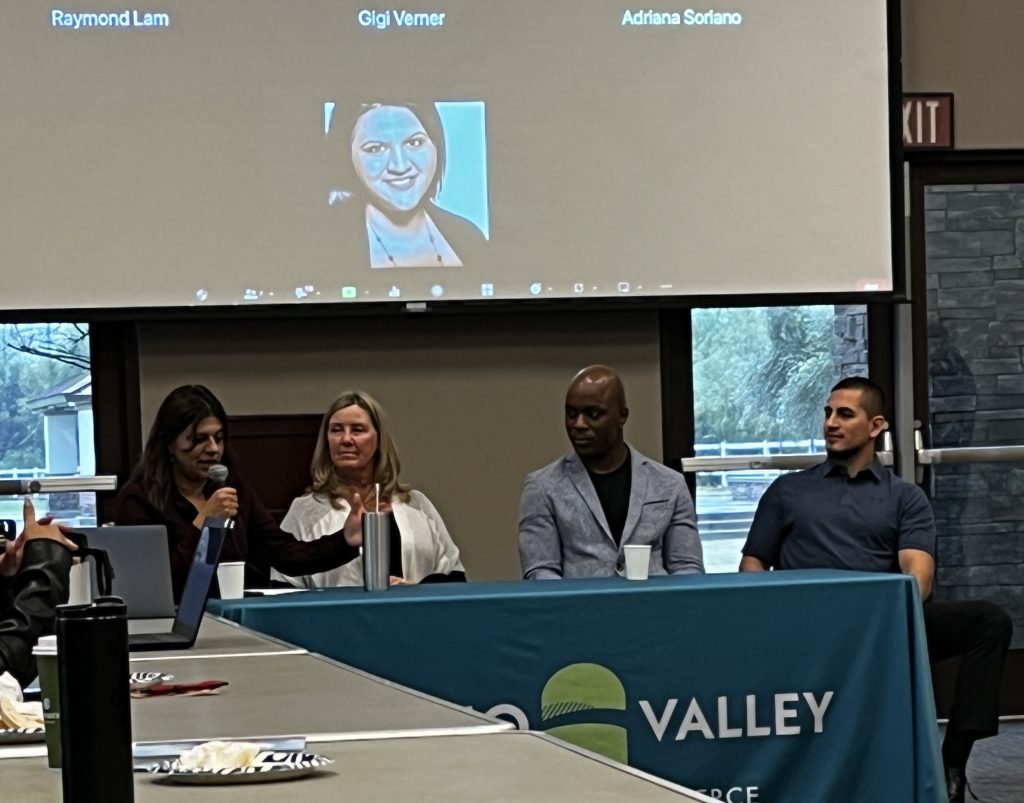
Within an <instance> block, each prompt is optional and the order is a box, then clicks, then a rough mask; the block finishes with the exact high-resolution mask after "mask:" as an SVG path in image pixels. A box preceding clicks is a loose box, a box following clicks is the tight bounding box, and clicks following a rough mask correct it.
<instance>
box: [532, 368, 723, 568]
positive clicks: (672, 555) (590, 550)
mask: <svg viewBox="0 0 1024 803" xmlns="http://www.w3.org/2000/svg"><path fill="white" fill-rule="evenodd" d="M628 417H629V409H628V408H627V407H626V392H625V389H624V388H623V386H622V380H621V379H620V378H619V376H618V374H616V373H615V371H613V370H612V369H611V368H609V367H608V366H606V365H592V366H590V367H589V368H584V369H583V370H582V371H580V372H579V373H578V374H576V376H575V377H574V378H573V380H572V383H571V384H570V385H569V390H568V392H567V393H566V395H565V431H566V433H567V434H568V436H569V442H570V443H571V444H572V447H573V451H572V452H570V453H569V454H567V455H565V456H564V457H561V458H559V459H558V460H556V461H555V462H554V463H551V464H550V465H548V466H545V467H544V468H542V469H539V470H538V471H534V472H533V473H531V474H530V475H529V476H527V478H526V483H525V485H524V486H523V495H522V498H521V499H520V502H519V559H520V562H521V563H522V567H523V577H525V578H526V579H528V580H539V579H557V578H560V577H610V576H613V575H615V574H622V573H623V572H624V570H625V558H624V554H623V546H626V545H629V544H650V546H651V564H650V573H651V574H695V573H701V572H703V571H704V562H703V555H702V552H701V545H700V538H699V537H698V536H697V527H696V524H695V517H694V511H693V500H692V499H691V498H690V492H689V491H688V490H687V488H686V484H685V483H684V482H683V476H682V474H679V473H678V472H675V471H672V470H671V469H669V468H666V467H665V466H663V465H662V464H661V463H658V462H656V461H654V460H651V459H650V458H648V457H644V456H643V455H642V454H640V453H639V452H638V451H636V449H633V448H632V447H630V446H629V445H628V444H627V443H626V441H625V439H624V437H623V428H624V427H625V424H626V419H627V418H628Z"/></svg>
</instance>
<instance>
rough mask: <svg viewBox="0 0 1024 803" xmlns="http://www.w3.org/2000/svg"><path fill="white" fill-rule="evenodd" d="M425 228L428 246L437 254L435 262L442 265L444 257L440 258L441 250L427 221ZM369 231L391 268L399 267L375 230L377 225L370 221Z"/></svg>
mask: <svg viewBox="0 0 1024 803" xmlns="http://www.w3.org/2000/svg"><path fill="white" fill-rule="evenodd" d="M426 229H427V237H428V238H429V239H430V247H431V248H433V249H434V254H435V255H436V256H437V264H438V265H440V266H441V267H444V259H442V257H441V252H440V251H439V250H438V248H437V243H436V242H434V232H432V231H431V230H430V224H429V223H427V224H426ZM370 231H372V232H373V238H374V239H375V240H376V241H377V245H379V246H380V247H381V249H382V250H383V251H384V255H385V256H386V257H387V258H388V262H390V263H391V267H393V268H397V267H400V266H399V264H398V260H397V259H395V255H394V254H392V253H391V251H389V250H388V247H387V246H386V245H384V240H382V239H381V236H380V234H379V233H378V232H377V227H376V226H374V225H373V224H372V223H370ZM407 267H410V268H412V267H422V266H421V265H418V264H417V265H409V266H407Z"/></svg>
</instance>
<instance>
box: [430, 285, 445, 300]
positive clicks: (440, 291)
mask: <svg viewBox="0 0 1024 803" xmlns="http://www.w3.org/2000/svg"><path fill="white" fill-rule="evenodd" d="M430 295H432V296H433V297H434V298H440V297H441V296H443V295H444V288H443V287H442V286H441V285H439V284H435V285H434V286H433V287H431V288H430Z"/></svg>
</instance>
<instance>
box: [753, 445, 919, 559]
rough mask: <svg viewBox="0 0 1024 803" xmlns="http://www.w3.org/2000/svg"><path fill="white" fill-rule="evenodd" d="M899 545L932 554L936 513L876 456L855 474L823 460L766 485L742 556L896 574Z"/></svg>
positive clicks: (915, 489) (914, 487)
mask: <svg viewBox="0 0 1024 803" xmlns="http://www.w3.org/2000/svg"><path fill="white" fill-rule="evenodd" d="M901 549H920V550H922V551H923V552H927V553H928V554H929V555H931V556H932V557H935V519H934V517H933V515H932V507H931V504H930V503H929V501H928V497H927V496H925V494H924V491H922V490H921V489H920V488H918V487H917V486H916V485H914V484H912V483H909V482H906V481H905V480H903V479H901V478H900V477H897V476H896V475H895V474H893V473H892V472H891V471H889V470H887V469H885V468H883V467H882V464H881V463H879V462H878V461H877V460H875V461H874V462H872V464H871V465H870V466H869V467H868V468H866V469H864V470H862V471H861V472H859V473H858V474H857V476H855V477H850V476H848V475H847V473H846V469H845V468H844V467H843V466H841V465H839V464H838V463H834V462H832V461H831V460H826V461H825V462H824V463H822V464H821V465H819V466H815V467H814V468H809V469H806V470H804V471H798V472H794V473H792V474H783V475H782V476H781V477H779V478H778V479H777V480H775V482H773V483H772V484H771V486H770V487H769V488H768V490H767V491H765V493H764V496H762V497H761V501H760V503H759V504H758V506H757V513H755V514H754V522H753V524H752V525H751V526H750V533H749V535H748V536H747V543H746V544H744V546H743V554H744V555H750V556H751V557H755V558H757V559H759V560H760V561H761V562H762V563H764V564H765V565H767V566H771V567H774V568H776V569H852V570H856V571H863V572H898V571H899V570H900V568H899V560H898V553H899V551H900V550H901Z"/></svg>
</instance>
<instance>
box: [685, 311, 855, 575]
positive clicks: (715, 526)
mask: <svg viewBox="0 0 1024 803" xmlns="http://www.w3.org/2000/svg"><path fill="white" fill-rule="evenodd" d="M691 320H692V326H693V392H694V431H695V439H694V440H695V444H694V450H695V454H696V456H697V457H711V456H727V455H770V454H814V453H821V452H824V449H825V445H824V441H823V440H822V438H821V409H822V403H823V400H824V396H823V394H824V393H825V392H826V391H827V390H828V388H830V387H831V386H832V385H834V384H835V383H836V382H837V381H838V380H839V378H840V377H842V376H852V375H867V338H866V332H865V330H866V322H867V309H866V307H864V306H862V305H858V306H832V305H821V306H802V307H746V308H719V309H695V310H693V313H692V318H691ZM780 473H781V472H779V471H777V470H747V469H744V470H735V471H707V472H700V473H699V474H698V475H697V499H696V500H695V501H696V505H697V522H698V527H699V528H700V535H701V540H702V541H703V544H704V563H705V566H706V568H707V570H708V571H709V572H732V571H736V568H737V566H739V561H740V549H741V548H742V546H743V542H744V540H745V539H746V536H747V531H748V530H749V529H750V522H751V521H752V520H753V517H754V510H755V509H756V508H757V502H758V499H760V498H761V494H762V493H764V491H765V489H766V488H767V487H768V486H769V485H770V484H771V482H772V480H774V479H775V478H776V477H777V476H778V475H779V474H780Z"/></svg>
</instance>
